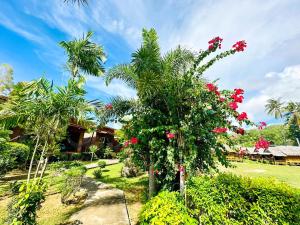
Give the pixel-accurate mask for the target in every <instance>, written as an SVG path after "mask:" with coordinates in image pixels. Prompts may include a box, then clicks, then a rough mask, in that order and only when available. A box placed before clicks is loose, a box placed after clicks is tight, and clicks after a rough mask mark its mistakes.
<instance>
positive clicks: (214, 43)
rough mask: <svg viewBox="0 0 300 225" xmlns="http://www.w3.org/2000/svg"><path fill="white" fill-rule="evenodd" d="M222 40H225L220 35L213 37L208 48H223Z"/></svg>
mask: <svg viewBox="0 0 300 225" xmlns="http://www.w3.org/2000/svg"><path fill="white" fill-rule="evenodd" d="M222 41H223V39H222V38H220V37H215V38H213V39H211V40H210V41H209V42H208V44H209V46H208V49H209V50H214V49H215V48H217V47H219V48H221V42H222Z"/></svg>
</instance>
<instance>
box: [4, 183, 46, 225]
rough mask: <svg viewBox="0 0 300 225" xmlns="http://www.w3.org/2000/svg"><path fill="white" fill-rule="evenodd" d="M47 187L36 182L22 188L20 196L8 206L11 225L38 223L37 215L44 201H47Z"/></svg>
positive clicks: (24, 184)
mask: <svg viewBox="0 0 300 225" xmlns="http://www.w3.org/2000/svg"><path fill="white" fill-rule="evenodd" d="M45 191H46V186H45V185H44V184H37V183H36V182H35V181H33V182H31V183H29V184H26V183H23V184H22V185H21V186H20V189H19V194H18V195H17V196H15V197H13V198H12V200H11V202H10V204H9V205H8V223H9V224H28V225H34V224H37V223H36V213H37V210H38V209H39V208H40V205H41V203H42V201H44V200H45V195H44V194H45Z"/></svg>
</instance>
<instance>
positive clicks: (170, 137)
mask: <svg viewBox="0 0 300 225" xmlns="http://www.w3.org/2000/svg"><path fill="white" fill-rule="evenodd" d="M167 138H169V139H173V138H175V134H173V133H169V132H167Z"/></svg>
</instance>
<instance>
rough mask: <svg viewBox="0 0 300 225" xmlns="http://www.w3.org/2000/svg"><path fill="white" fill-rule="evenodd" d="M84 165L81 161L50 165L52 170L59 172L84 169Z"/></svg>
mask: <svg viewBox="0 0 300 225" xmlns="http://www.w3.org/2000/svg"><path fill="white" fill-rule="evenodd" d="M82 166H84V164H83V163H82V162H80V161H66V162H65V161H60V162H54V163H51V164H50V165H49V168H50V169H51V170H59V169H70V168H74V167H82Z"/></svg>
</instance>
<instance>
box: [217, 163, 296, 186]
mask: <svg viewBox="0 0 300 225" xmlns="http://www.w3.org/2000/svg"><path fill="white" fill-rule="evenodd" d="M232 164H233V165H234V168H224V167H220V170H221V171H224V172H232V173H234V174H237V175H242V176H249V177H272V178H275V179H276V180H278V181H282V182H285V183H287V184H289V185H291V186H293V187H296V188H300V166H284V165H271V164H263V163H258V162H254V161H250V160H245V161H244V162H233V163H232Z"/></svg>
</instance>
